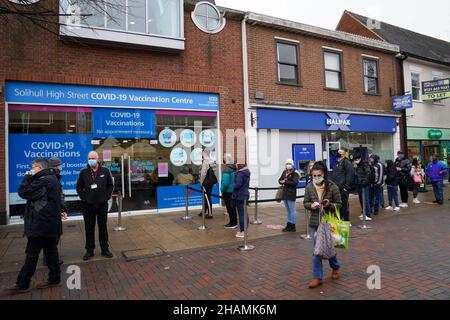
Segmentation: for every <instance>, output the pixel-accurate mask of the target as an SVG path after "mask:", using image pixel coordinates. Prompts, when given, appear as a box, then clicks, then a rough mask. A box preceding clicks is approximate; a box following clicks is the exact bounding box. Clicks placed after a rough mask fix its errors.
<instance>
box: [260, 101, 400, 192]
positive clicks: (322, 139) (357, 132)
mask: <svg viewBox="0 0 450 320" xmlns="http://www.w3.org/2000/svg"><path fill="white" fill-rule="evenodd" d="M256 119H257V121H256V123H257V137H258V145H257V147H258V154H259V156H260V157H261V156H263V157H264V159H262V158H260V159H259V160H258V162H259V163H260V165H259V168H258V170H257V172H258V182H259V185H260V186H264V187H265V186H274V185H276V183H277V181H278V178H279V176H280V175H281V172H282V170H283V169H284V161H285V160H286V159H293V160H294V163H295V167H296V168H297V170H299V171H301V173H303V175H306V167H307V164H308V163H309V161H325V163H326V164H327V166H328V168H329V169H330V171H331V170H332V168H333V165H334V163H335V162H336V160H337V157H336V156H337V152H338V149H339V148H340V147H346V148H347V149H348V154H347V156H348V157H349V158H352V156H353V155H354V154H356V153H359V154H361V155H362V156H363V157H364V158H366V159H367V158H368V156H369V155H370V154H377V155H379V156H380V158H381V160H382V161H385V160H387V159H393V158H394V156H395V152H396V151H398V150H399V147H400V137H399V132H398V115H395V114H386V115H380V114H370V113H356V112H355V113H349V112H346V113H344V112H340V111H319V110H314V109H310V110H306V109H305V110H292V109H275V108H269V107H267V108H262V107H258V108H256ZM276 141H279V142H278V143H276ZM271 145H272V146H271ZM276 145H278V150H276V152H274V151H275V150H273V148H274V146H276ZM265 155H267V156H265ZM266 158H267V159H270V163H269V161H268V160H266ZM270 166H272V167H274V168H275V170H268V168H269V167H270ZM277 166H278V170H276V168H277Z"/></svg>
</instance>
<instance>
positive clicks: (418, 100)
mask: <svg viewBox="0 0 450 320" xmlns="http://www.w3.org/2000/svg"><path fill="white" fill-rule="evenodd" d="M413 74H416V75H418V76H419V86H418V87H413V83H412V81H413ZM410 78H411V79H410V83H411V95H412V98H413V101H415V102H422V83H421V78H422V74H421V73H420V72H417V71H411V73H410ZM414 88H419V99H414V90H413V89H414Z"/></svg>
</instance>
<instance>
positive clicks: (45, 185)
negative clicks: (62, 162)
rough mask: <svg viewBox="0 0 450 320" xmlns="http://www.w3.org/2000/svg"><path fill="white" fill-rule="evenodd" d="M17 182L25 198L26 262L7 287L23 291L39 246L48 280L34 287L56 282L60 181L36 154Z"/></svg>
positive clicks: (57, 274)
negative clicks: (11, 284) (47, 271)
mask: <svg viewBox="0 0 450 320" xmlns="http://www.w3.org/2000/svg"><path fill="white" fill-rule="evenodd" d="M31 167H32V169H31V170H30V171H28V172H27V173H26V174H25V176H24V178H23V180H22V183H21V184H20V186H19V190H18V191H17V192H18V195H19V197H21V198H22V199H25V200H27V203H26V206H25V212H24V236H26V237H27V248H26V259H25V263H24V265H23V266H22V269H21V270H20V273H19V275H18V276H17V280H16V284H15V285H14V286H13V287H11V288H9V289H8V291H9V292H10V293H11V294H13V293H24V292H27V291H29V290H30V283H31V278H32V277H33V276H34V273H35V272H36V266H37V263H38V261H39V254H40V252H41V250H43V251H44V254H45V256H46V262H47V266H48V269H49V274H48V278H47V281H46V282H44V283H42V284H38V285H37V287H36V288H38V289H44V288H49V287H54V286H57V285H59V283H60V282H61V269H60V267H59V264H58V261H59V256H58V246H57V243H58V238H59V237H60V235H61V230H62V226H61V215H60V214H61V207H60V205H61V202H60V199H61V195H60V184H59V182H58V179H57V178H56V176H55V173H54V171H53V170H50V169H49V168H48V161H47V160H46V159H43V158H38V159H36V160H34V161H33V162H32V163H31Z"/></svg>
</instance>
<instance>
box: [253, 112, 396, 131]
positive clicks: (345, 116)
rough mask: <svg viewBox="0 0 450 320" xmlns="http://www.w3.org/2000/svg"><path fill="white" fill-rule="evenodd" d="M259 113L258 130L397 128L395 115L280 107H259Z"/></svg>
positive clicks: (390, 129) (388, 129) (386, 129)
mask: <svg viewBox="0 0 450 320" xmlns="http://www.w3.org/2000/svg"><path fill="white" fill-rule="evenodd" d="M257 113H258V129H280V130H302V131H352V132H388V133H394V132H396V130H397V120H396V118H394V117H383V116H370V115H360V114H349V113H334V112H308V111H293V110H292V111H291V110H277V109H258V111H257Z"/></svg>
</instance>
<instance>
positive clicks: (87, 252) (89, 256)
mask: <svg viewBox="0 0 450 320" xmlns="http://www.w3.org/2000/svg"><path fill="white" fill-rule="evenodd" d="M93 256H94V252H92V251H86V253H85V254H84V256H83V260H84V261H87V260H89V259H91V258H92V257H93Z"/></svg>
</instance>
